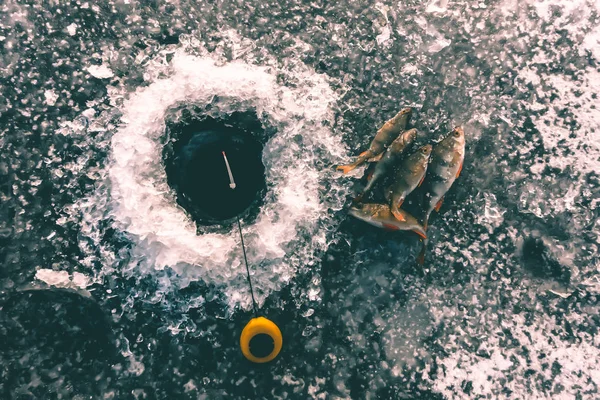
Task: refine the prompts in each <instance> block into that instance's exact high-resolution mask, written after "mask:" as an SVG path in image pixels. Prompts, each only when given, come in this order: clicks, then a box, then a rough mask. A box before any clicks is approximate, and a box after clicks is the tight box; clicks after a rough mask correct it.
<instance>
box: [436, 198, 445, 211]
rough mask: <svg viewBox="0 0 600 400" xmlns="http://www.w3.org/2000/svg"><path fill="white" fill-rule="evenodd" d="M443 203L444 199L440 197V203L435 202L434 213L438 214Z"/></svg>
mask: <svg viewBox="0 0 600 400" xmlns="http://www.w3.org/2000/svg"><path fill="white" fill-rule="evenodd" d="M443 201H444V198H443V197H442V198H441V199H440V201H438V202H437V204H436V205H435V211H437V212H440V208H442V202H443Z"/></svg>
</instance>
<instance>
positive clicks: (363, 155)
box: [336, 150, 373, 174]
mask: <svg viewBox="0 0 600 400" xmlns="http://www.w3.org/2000/svg"><path fill="white" fill-rule="evenodd" d="M372 156H373V153H372V152H371V151H370V150H367V151H364V152H362V153H360V155H359V156H358V158H357V159H356V161H354V162H353V163H351V164H346V165H338V166H337V167H336V169H337V170H339V171H342V172H343V173H344V174H347V173H348V172H350V171H352V170H354V169H355V168H356V167H358V166H359V165H361V164H362V163H364V162H365V161H367V160H368V159H369V158H371V157H372Z"/></svg>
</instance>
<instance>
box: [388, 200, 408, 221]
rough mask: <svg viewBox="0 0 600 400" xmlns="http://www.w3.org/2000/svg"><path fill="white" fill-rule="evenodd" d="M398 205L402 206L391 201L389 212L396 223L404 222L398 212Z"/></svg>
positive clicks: (404, 219) (402, 216) (397, 202)
mask: <svg viewBox="0 0 600 400" xmlns="http://www.w3.org/2000/svg"><path fill="white" fill-rule="evenodd" d="M400 204H402V202H399V201H392V206H391V207H390V211H391V212H392V214H393V215H394V217H395V218H396V219H397V220H398V221H400V222H403V221H406V218H404V215H402V213H401V212H400Z"/></svg>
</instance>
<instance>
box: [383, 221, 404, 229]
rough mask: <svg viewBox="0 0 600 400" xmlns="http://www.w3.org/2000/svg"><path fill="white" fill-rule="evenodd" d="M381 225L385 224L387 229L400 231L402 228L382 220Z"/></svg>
mask: <svg viewBox="0 0 600 400" xmlns="http://www.w3.org/2000/svg"><path fill="white" fill-rule="evenodd" d="M381 226H383V228H384V229H385V230H387V231H399V230H400V228H398V227H397V226H396V225H392V224H386V223H385V222H382V223H381Z"/></svg>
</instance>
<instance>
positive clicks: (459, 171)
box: [456, 161, 464, 178]
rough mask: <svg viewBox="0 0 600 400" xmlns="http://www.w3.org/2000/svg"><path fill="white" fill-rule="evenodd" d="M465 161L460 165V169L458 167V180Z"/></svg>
mask: <svg viewBox="0 0 600 400" xmlns="http://www.w3.org/2000/svg"><path fill="white" fill-rule="evenodd" d="M463 164H464V161H463V162H461V163H460V167H458V171H456V177H457V178H458V176H459V175H460V173H461V171H462V167H463Z"/></svg>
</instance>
